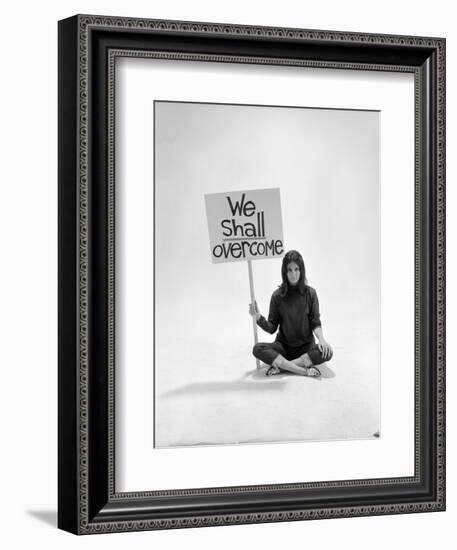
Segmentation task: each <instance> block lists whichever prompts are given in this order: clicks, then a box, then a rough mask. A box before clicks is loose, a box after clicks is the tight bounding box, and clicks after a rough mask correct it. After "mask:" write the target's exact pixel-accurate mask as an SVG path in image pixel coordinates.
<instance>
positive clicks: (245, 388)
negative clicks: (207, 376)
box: [160, 363, 336, 397]
mask: <svg viewBox="0 0 457 550" xmlns="http://www.w3.org/2000/svg"><path fill="white" fill-rule="evenodd" d="M267 368H268V367H267V366H266V365H264V366H262V367H261V368H260V369H252V370H250V371H248V372H246V373H245V375H244V376H243V377H242V378H240V379H239V380H227V381H224V382H195V383H193V384H186V385H185V386H182V387H181V388H176V389H174V390H170V391H168V392H165V393H163V394H162V395H161V396H160V397H172V396H174V395H188V394H192V393H199V394H201V393H215V392H237V393H238V392H240V393H241V392H251V393H252V392H257V391H259V389H260V387H261V390H262V391H278V390H281V389H283V388H284V386H286V385H287V384H289V383H290V382H291V381H292V379H294V378H305V377H302V376H297V375H296V374H291V373H289V372H282V373H280V374H275V375H274V376H266V374H265V373H266V371H267ZM319 370H320V371H321V376H319V377H312V376H310V377H306V378H309V379H310V380H316V381H322V379H324V378H326V379H327V378H334V377H335V376H336V374H335V373H334V372H333V370H332V369H330V368H329V367H328V366H327V365H326V364H325V363H324V364H322V365H319ZM248 380H252V381H254V382H255V383H253V382H248V383H246V381H248Z"/></svg>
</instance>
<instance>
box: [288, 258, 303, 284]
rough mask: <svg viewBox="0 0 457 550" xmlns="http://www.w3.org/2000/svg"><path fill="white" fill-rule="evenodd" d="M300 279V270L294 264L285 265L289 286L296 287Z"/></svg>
mask: <svg viewBox="0 0 457 550" xmlns="http://www.w3.org/2000/svg"><path fill="white" fill-rule="evenodd" d="M299 279H300V268H299V267H298V265H297V264H296V263H295V262H290V264H288V265H287V280H288V281H289V284H290V285H296V284H297V283H298V281H299Z"/></svg>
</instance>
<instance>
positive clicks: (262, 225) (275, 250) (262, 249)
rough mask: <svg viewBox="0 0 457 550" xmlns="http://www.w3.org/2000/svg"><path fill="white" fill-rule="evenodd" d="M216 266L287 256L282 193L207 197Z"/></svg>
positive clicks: (256, 191) (257, 191)
mask: <svg viewBox="0 0 457 550" xmlns="http://www.w3.org/2000/svg"><path fill="white" fill-rule="evenodd" d="M205 203H206V216H207V219H208V228H209V240H210V246H211V258H212V260H213V263H221V262H240V261H246V260H261V259H265V258H278V257H281V256H283V254H284V244H283V242H284V241H283V234H282V218H281V199H280V196H279V189H278V188H274V189H254V190H252V191H230V192H228V193H212V194H207V195H205Z"/></svg>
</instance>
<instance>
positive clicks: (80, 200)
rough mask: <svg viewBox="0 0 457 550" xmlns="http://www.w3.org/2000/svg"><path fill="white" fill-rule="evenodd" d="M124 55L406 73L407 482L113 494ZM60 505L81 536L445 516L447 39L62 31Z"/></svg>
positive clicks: (67, 524)
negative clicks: (118, 88) (411, 316)
mask: <svg viewBox="0 0 457 550" xmlns="http://www.w3.org/2000/svg"><path fill="white" fill-rule="evenodd" d="M118 57H137V58H153V59H167V60H173V59H174V60H180V61H215V62H220V63H228V62H231V63H240V64H244V65H246V66H248V67H250V66H254V65H259V64H260V65H262V64H266V65H287V66H294V67H303V68H304V69H306V68H309V67H312V68H323V69H347V70H351V69H354V70H361V71H386V72H391V73H401V72H405V73H411V74H412V75H413V76H414V103H415V104H414V118H415V143H414V159H415V204H414V211H415V229H414V234H415V244H414V247H415V268H414V272H415V281H414V283H415V320H414V331H415V357H414V363H415V367H414V368H415V385H414V388H415V389H414V393H415V394H414V401H415V410H414V426H415V427H414V432H415V441H414V464H415V472H414V475H413V476H411V477H393V478H375V479H353V480H333V481H324V482H307V481H300V480H297V481H296V482H293V483H288V484H276V485H239V486H230V487H217V488H211V487H206V488H205V487H203V488H189V487H187V488H183V489H170V490H155V489H154V488H151V487H145V490H144V491H141V492H129V493H127V492H118V491H116V483H115V445H116V441H115V428H114V423H115V389H116V380H115V369H114V366H115V353H114V351H115V346H114V340H115V322H114V319H115V317H114V316H115V281H116V273H115V261H114V257H115V233H114V226H115V216H114V211H115V194H114V189H115V167H114V162H115V154H114V152H115V141H116V134H115V124H114V109H115V86H114V82H115V76H116V75H115V62H116V58H118ZM58 175H59V405H58V406H59V503H58V508H59V511H58V525H59V527H60V528H61V529H64V530H67V531H70V532H72V533H75V534H91V533H108V532H120V531H134V530H149V529H151V530H152V529H170V528H183V527H198V526H213V525H229V524H243V523H260V522H274V521H295V520H305V519H324V518H335V517H350V516H362V515H380V514H400V513H410V512H429V511H441V510H444V509H445V340H444V338H445V326H444V323H445V40H444V39H443V38H427V37H410V36H389V35H381V34H376V35H374V34H354V33H348V32H334V31H318V30H302V29H286V28H267V27H253V26H242V25H225V24H214V23H196V22H180V21H161V20H150V19H130V18H118V17H104V16H91V15H76V16H74V17H70V18H68V19H65V20H62V21H60V22H59V171H58Z"/></svg>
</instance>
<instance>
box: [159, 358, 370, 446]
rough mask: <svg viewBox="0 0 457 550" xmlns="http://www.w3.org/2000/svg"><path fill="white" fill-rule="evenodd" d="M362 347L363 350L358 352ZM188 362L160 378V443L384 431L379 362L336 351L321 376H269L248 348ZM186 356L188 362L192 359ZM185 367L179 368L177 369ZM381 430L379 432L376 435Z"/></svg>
mask: <svg viewBox="0 0 457 550" xmlns="http://www.w3.org/2000/svg"><path fill="white" fill-rule="evenodd" d="M359 351H360V350H359ZM215 357H217V353H213V354H211V349H207V350H206V357H202V355H201V354H200V356H199V357H195V354H194V356H193V357H191V356H190V357H189V358H186V357H185V355H184V354H183V355H181V359H183V361H182V363H181V364H180V366H174V367H172V369H173V370H174V372H175V376H170V372H167V376H166V377H164V378H163V381H162V378H161V377H160V376H157V377H156V380H157V382H156V384H157V386H156V402H155V419H156V422H155V429H156V432H155V445H156V447H174V446H189V445H222V444H240V443H266V442H286V441H306V440H332V439H333V440H334V439H366V438H373V437H378V436H379V431H380V425H379V422H380V410H379V403H380V387H379V368H378V367H377V365H378V359H377V358H374V357H372V358H371V361H369V360H367V361H364V360H361V359H360V357H363V354H362V353H360V354H359V359H358V360H354V358H353V356H352V357H351V354H350V353H349V351H345V350H344V349H343V350H339V349H335V356H334V358H333V360H332V361H331V362H329V363H327V364H323V365H320V370H321V372H322V377H321V378H319V379H314V378H308V377H301V376H295V375H290V374H280V375H277V376H274V377H266V376H265V370H266V368H265V366H262V367H261V368H260V369H256V364H255V359H254V358H253V357H252V356H251V355H250V353H249V350H242V353H239V354H238V357H236V356H232V357H230V358H227V357H224V358H220V359H214V358H215ZM186 359H187V360H186ZM178 369H179V370H178ZM375 434H376V435H375Z"/></svg>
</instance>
